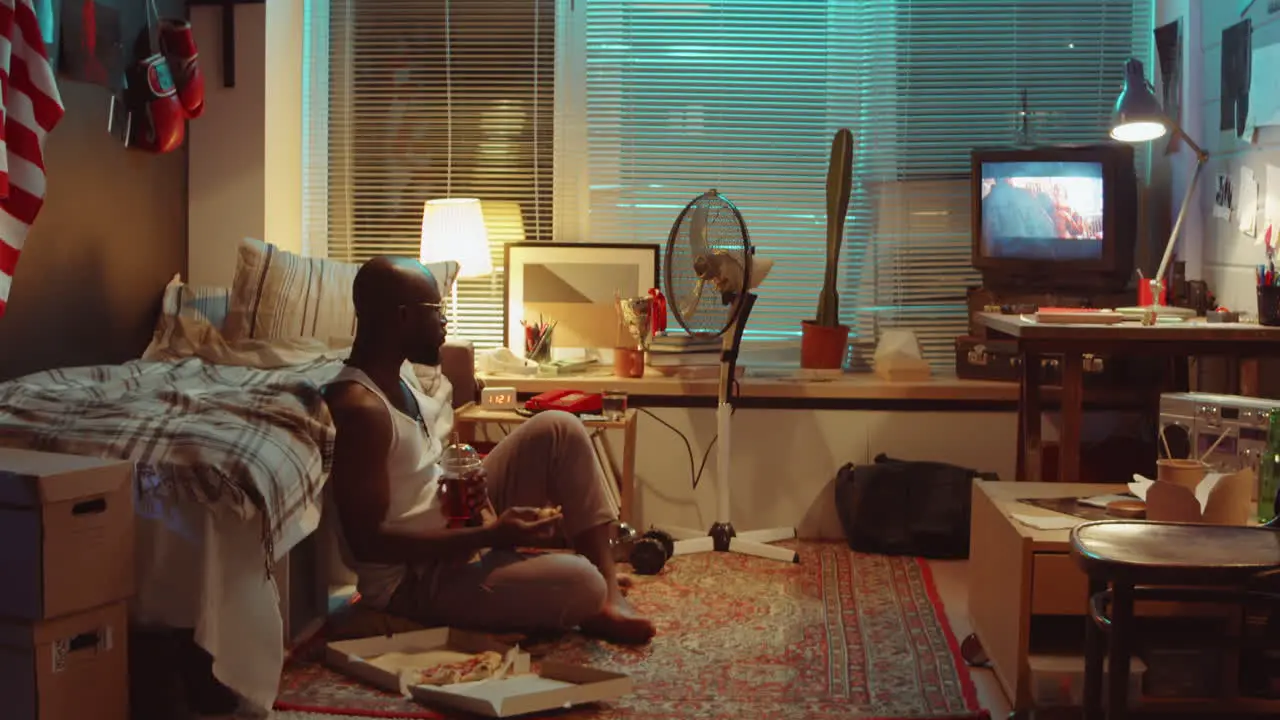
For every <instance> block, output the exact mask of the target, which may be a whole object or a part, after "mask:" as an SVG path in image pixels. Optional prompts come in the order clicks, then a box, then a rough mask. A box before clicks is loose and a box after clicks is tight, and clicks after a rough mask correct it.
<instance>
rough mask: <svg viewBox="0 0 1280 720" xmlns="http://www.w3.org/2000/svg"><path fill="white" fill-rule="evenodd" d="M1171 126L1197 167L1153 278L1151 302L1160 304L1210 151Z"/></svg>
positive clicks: (1169, 122)
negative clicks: (1168, 273) (1166, 274)
mask: <svg viewBox="0 0 1280 720" xmlns="http://www.w3.org/2000/svg"><path fill="white" fill-rule="evenodd" d="M1168 124H1169V126H1170V127H1171V128H1172V129H1173V132H1174V134H1175V135H1177V136H1178V137H1180V138H1182V141H1183V142H1185V143H1186V144H1187V147H1189V148H1191V150H1192V151H1193V152H1195V154H1196V169H1195V170H1194V171H1192V173H1191V182H1189V183H1187V193H1186V195H1185V196H1183V198H1182V207H1180V208H1178V218H1177V219H1176V220H1174V221H1173V231H1172V232H1170V233H1169V242H1168V243H1167V244H1166V245H1165V246H1164V257H1162V258H1160V267H1159V268H1158V269H1157V270H1156V274H1155V277H1153V278H1151V302H1152V303H1156V304H1158V303H1159V302H1160V293H1161V292H1163V290H1164V276H1165V273H1166V272H1168V271H1169V261H1170V260H1172V259H1173V246H1174V245H1177V244H1178V233H1179V232H1180V231H1181V230H1182V221H1183V220H1185V219H1186V217H1187V208H1189V207H1191V200H1192V198H1193V197H1194V196H1195V192H1196V185H1197V184H1198V183H1199V181H1200V172H1201V171H1202V170H1203V169H1204V164H1205V163H1206V162H1207V161H1208V160H1209V153H1207V152H1205V150H1204V148H1202V147H1200V146H1199V145H1197V144H1196V141H1195V140H1192V139H1191V136H1190V135H1188V134H1187V131H1185V130H1183V129H1182V126H1181V125H1179V124H1178V123H1176V122H1173V121H1172V120H1169V121H1168Z"/></svg>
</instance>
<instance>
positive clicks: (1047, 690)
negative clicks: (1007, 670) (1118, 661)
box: [1027, 655, 1147, 708]
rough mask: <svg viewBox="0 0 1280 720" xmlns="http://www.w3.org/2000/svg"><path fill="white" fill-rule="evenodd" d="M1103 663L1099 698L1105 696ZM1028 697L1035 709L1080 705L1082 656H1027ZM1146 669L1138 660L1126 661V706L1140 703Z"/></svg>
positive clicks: (1104, 663) (1131, 706)
mask: <svg viewBox="0 0 1280 720" xmlns="http://www.w3.org/2000/svg"><path fill="white" fill-rule="evenodd" d="M1109 664H1110V663H1109V662H1108V661H1106V660H1103V665H1102V667H1103V676H1102V684H1103V685H1102V687H1103V689H1102V696H1103V697H1106V693H1107V675H1106V668H1107V666H1108V665H1109ZM1027 666H1028V667H1029V668H1030V670H1031V698H1032V700H1033V701H1034V702H1035V705H1036V707H1037V708H1074V707H1080V706H1082V705H1084V657H1082V656H1079V655H1031V656H1030V657H1028V658H1027ZM1146 673H1147V666H1146V664H1144V663H1143V662H1142V660H1141V658H1137V657H1135V658H1131V659H1130V660H1129V707H1130V708H1134V707H1137V706H1138V705H1139V704H1141V702H1142V683H1143V676H1144V675H1146Z"/></svg>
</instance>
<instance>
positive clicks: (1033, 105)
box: [557, 0, 1152, 366]
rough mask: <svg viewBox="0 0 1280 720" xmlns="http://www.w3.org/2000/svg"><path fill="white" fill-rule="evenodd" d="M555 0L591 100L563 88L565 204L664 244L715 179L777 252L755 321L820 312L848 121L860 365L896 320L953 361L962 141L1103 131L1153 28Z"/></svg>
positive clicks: (960, 279)
mask: <svg viewBox="0 0 1280 720" xmlns="http://www.w3.org/2000/svg"><path fill="white" fill-rule="evenodd" d="M561 11H562V12H568V13H572V14H574V15H575V17H574V18H572V19H571V20H570V21H569V22H567V23H566V26H567V27H569V28H575V30H574V32H566V33H563V35H562V38H561V42H560V45H559V47H560V49H561V52H562V54H564V53H568V54H573V53H574V52H575V51H576V52H577V53H578V54H580V55H581V63H582V68H581V70H580V72H581V75H582V78H583V79H582V82H583V84H584V85H585V92H584V93H583V99H582V100H581V101H580V102H581V103H582V104H583V106H584V107H583V108H582V109H578V108H576V107H574V105H573V103H572V102H570V103H568V104H564V103H562V104H561V110H562V114H563V116H564V118H567V119H568V120H567V121H568V122H580V123H581V124H582V126H583V132H582V133H580V134H574V133H567V134H565V135H564V136H562V142H561V143H559V144H558V146H557V153H558V159H557V177H558V187H557V198H558V202H559V203H560V205H558V206H557V212H558V213H559V212H564V211H568V210H572V212H574V213H577V214H579V215H580V217H581V218H584V219H581V220H579V221H578V225H577V226H578V227H581V228H583V231H582V232H583V233H584V234H586V235H589V237H590V239H591V240H594V241H608V242H660V243H665V240H666V237H667V233H668V231H669V229H670V226H671V224H672V223H673V222H674V220H675V218H676V216H677V214H678V213H679V211H680V209H681V208H682V207H683V206H684V204H685V203H687V202H688V201H689V200H692V199H693V198H694V197H695V196H697V195H698V194H700V193H702V192H705V191H706V190H708V189H710V188H716V189H718V190H719V191H720V192H721V193H722V194H723V195H725V196H726V197H728V198H729V199H730V200H732V201H733V202H734V203H735V204H736V205H737V206H738V208H739V210H741V212H742V214H743V216H744V219H745V221H746V223H747V226H748V230H749V232H750V234H751V237H752V240H753V242H754V244H755V245H756V246H757V249H758V250H757V252H758V253H759V254H761V255H768V256H771V257H774V258H775V259H777V261H778V264H777V266H776V267H775V269H774V271H773V273H772V274H771V275H770V277H769V279H768V281H767V282H766V284H765V285H764V286H762V287H761V289H760V291H759V294H760V302H759V303H758V304H757V306H756V310H755V312H754V314H753V316H752V318H751V322H750V324H749V326H748V330H747V333H746V337H747V338H748V339H749V340H753V341H761V340H784V341H795V340H796V339H797V336H798V334H799V328H800V322H801V321H802V320H804V319H808V318H811V317H812V316H813V314H814V310H815V307H816V304H817V296H818V290H819V288H820V285H821V281H822V268H823V265H824V262H825V246H826V238H825V235H826V233H825V223H826V218H825V184H826V183H825V179H826V169H827V161H828V157H829V150H830V142H831V137H832V135H833V134H834V132H835V131H836V129H838V128H840V127H848V128H849V129H850V130H851V131H852V132H853V134H854V138H855V143H854V192H853V197H852V200H851V203H850V215H849V219H848V222H847V224H846V239H845V244H844V248H843V250H842V254H841V264H840V274H839V278H840V287H839V288H838V289H839V291H840V295H841V314H842V317H843V319H844V321H845V322H846V323H848V324H849V325H850V326H851V327H852V328H853V340H854V341H853V343H852V347H853V358H852V360H853V362H854V364H855V365H861V364H864V363H865V362H866V361H867V360H868V359H869V356H870V353H871V352H872V351H873V349H874V343H875V339H876V337H877V336H878V333H879V332H880V331H881V330H883V329H885V328H889V327H907V328H911V329H912V330H914V331H915V332H916V333H917V335H918V336H919V337H920V339H921V342H922V345H923V347H924V351H925V354H926V356H927V357H928V358H929V359H930V361H931V362H933V363H935V364H936V365H938V366H949V365H950V364H951V362H952V342H953V338H954V337H955V336H956V335H960V334H963V333H964V331H965V326H966V318H967V311H966V307H965V288H966V287H967V286H969V285H974V284H977V283H978V282H979V279H978V276H977V274H976V273H975V272H974V271H973V269H972V266H971V263H970V249H969V248H970V237H969V233H970V230H969V187H968V181H967V173H968V167H969V151H970V149H971V148H973V147H975V146H991V145H1011V144H1014V143H1019V142H1026V143H1036V144H1050V143H1073V142H1100V141H1103V140H1105V139H1106V130H1107V123H1108V120H1109V115H1110V109H1111V105H1112V103H1113V101H1114V99H1115V96H1116V94H1117V93H1118V92H1119V89H1120V87H1121V85H1122V80H1123V75H1122V68H1123V65H1124V61H1125V60H1126V59H1127V58H1128V57H1130V56H1132V55H1136V56H1138V57H1142V58H1147V57H1149V55H1150V32H1151V27H1152V7H1151V0H1078V1H1073V2H1069V3H1064V2H1060V1H1059V0H1020V1H1015V0H970V1H967V2H954V0H876V1H875V2H872V1H870V0H865V1H859V0H700V1H699V2H696V3H686V2H674V1H671V2H664V1H661V0H653V1H642V2H637V1H634V0H576V2H567V3H563V4H562V6H561ZM575 33H576V35H575ZM575 37H577V39H575ZM575 43H581V49H580V50H578V49H576V46H575ZM566 60H567V61H568V64H569V65H570V66H571V67H570V70H568V71H566V72H565V75H564V76H565V77H573V72H572V65H573V62H574V61H573V58H572V57H569V58H566ZM1024 100H1025V103H1024ZM1024 111H1025V113H1026V114H1024ZM575 112H577V113H580V116H575V115H574V113H575ZM1024 119H1025V124H1024ZM583 177H585V178H586V179H585V180H584V179H583ZM558 225H561V223H559V222H558ZM561 226H563V227H573V221H572V220H570V221H569V222H567V223H566V224H563V225H561Z"/></svg>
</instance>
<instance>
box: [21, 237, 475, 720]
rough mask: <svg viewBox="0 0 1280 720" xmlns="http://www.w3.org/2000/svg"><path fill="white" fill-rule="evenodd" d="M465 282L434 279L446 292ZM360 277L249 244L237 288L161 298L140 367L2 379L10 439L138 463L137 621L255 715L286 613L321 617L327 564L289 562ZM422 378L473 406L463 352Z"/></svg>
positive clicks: (271, 685)
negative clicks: (177, 633)
mask: <svg viewBox="0 0 1280 720" xmlns="http://www.w3.org/2000/svg"><path fill="white" fill-rule="evenodd" d="M454 270H456V266H454V265H452V264H447V265H442V266H440V267H433V273H435V274H436V276H437V278H438V279H440V278H443V281H442V283H441V284H442V285H444V286H446V287H447V286H448V284H449V283H450V282H451V281H452V272H453V271H454ZM354 272H355V266H351V265H347V264H343V263H334V262H330V261H324V260H315V259H307V258H301V257H298V256H293V255H290V254H288V253H283V252H280V251H278V250H276V249H275V248H272V247H271V246H269V245H266V244H264V243H261V242H258V241H252V240H246V241H244V242H243V243H242V244H241V246H240V248H239V253H238V262H237V267H236V277H235V280H234V281H233V283H232V286H231V287H229V288H193V287H190V286H187V285H185V284H184V283H182V282H181V281H180V280H179V279H177V278H175V279H174V281H173V282H171V283H170V284H169V286H168V287H167V288H165V291H164V300H163V305H162V312H161V316H160V319H159V321H158V322H157V327H156V332H155V335H154V337H153V339H152V342H151V344H150V346H149V347H148V348H147V349H146V351H145V352H144V353H143V354H142V356H141V358H140V359H139V360H137V361H132V362H128V363H124V364H122V365H112V366H96V367H86V368H71V369H57V370H50V371H45V372H40V373H35V374H33V375H28V376H26V377H23V378H18V379H16V380H12V381H10V382H7V383H3V384H0V445H3V446H7V447H23V448H28V449H34V450H44V451H49V452H63V453H71V454H80V455H95V456H104V457H119V458H126V459H131V460H133V461H134V462H135V466H136V472H135V478H136V481H135V499H136V503H137V565H138V567H137V575H138V586H137V594H136V597H135V599H134V602H133V603H132V605H131V621H132V623H133V624H134V625H135V626H141V627H153V626H159V627H168V628H189V629H191V630H192V631H193V636H194V640H195V642H196V643H197V644H198V645H199V646H200V647H202V648H204V649H205V650H206V651H207V652H208V653H209V654H210V655H211V656H212V658H213V674H214V676H215V677H216V678H217V679H218V680H219V681H221V683H222V684H224V685H225V686H227V687H228V688H230V689H231V690H233V691H234V692H235V693H236V694H238V695H239V696H241V697H242V698H244V699H245V700H247V701H248V702H249V703H250V704H251V705H253V706H255V707H258V708H269V707H270V706H271V705H272V703H273V702H274V699H275V695H276V691H277V684H278V678H279V673H280V670H281V667H282V665H283V662H284V652H285V640H286V639H287V637H288V634H287V633H286V621H287V620H289V619H292V620H294V621H295V622H296V621H297V620H298V619H299V616H300V615H301V616H305V614H306V612H307V610H303V611H302V612H301V613H291V612H290V610H289V607H288V606H289V605H292V604H298V605H301V606H303V607H304V608H307V609H311V610H314V609H315V608H316V605H317V603H319V606H320V608H319V609H320V610H321V611H323V602H324V598H323V596H322V597H320V598H318V599H317V598H316V591H317V590H318V589H322V588H323V587H324V585H325V583H324V579H323V571H322V570H320V569H319V567H321V566H322V565H323V562H324V559H323V558H322V557H320V554H319V553H316V552H314V551H312V552H310V553H308V556H307V557H306V558H305V560H304V561H303V562H302V564H303V565H305V566H306V568H305V569H303V571H302V572H298V569H297V565H298V564H299V563H297V562H292V563H291V562H290V558H291V555H293V554H294V551H295V550H296V549H299V547H300V544H302V543H303V541H304V539H306V538H308V537H309V536H311V535H312V534H313V533H314V532H315V531H316V529H317V528H318V527H319V526H320V523H321V515H322V513H321V510H322V505H323V497H324V487H325V482H326V481H327V479H328V472H329V466H330V460H331V456H332V450H333V441H334V435H335V432H334V427H333V422H332V418H331V417H330V414H329V411H328V408H327V407H326V406H325V404H324V401H323V397H322V395H321V388H322V386H323V384H324V383H325V382H326V381H327V380H328V379H330V378H332V377H333V376H334V374H336V373H337V371H338V369H339V368H340V366H341V363H342V360H343V358H345V356H346V353H347V350H348V348H349V344H350V340H351V336H352V335H353V334H354V328H355V322H354V311H353V309H352V308H351V302H350V287H351V280H352V278H353V277H354ZM414 374H415V376H416V377H417V378H418V380H419V382H420V384H421V385H422V387H423V390H424V391H425V392H427V393H428V394H430V395H433V396H435V397H438V398H440V399H442V400H444V401H445V402H444V405H445V406H446V407H450V406H452V405H453V404H454V403H455V402H459V401H462V400H464V399H470V397H469V395H473V394H474V390H472V389H471V388H473V387H474V386H472V385H469V383H470V378H471V375H472V372H471V366H470V352H469V348H467V347H466V346H465V345H455V346H454V347H452V348H447V349H446V364H445V365H444V366H442V367H441V368H427V367H422V366H415V367H414ZM451 375H452V376H453V377H454V378H460V381H459V385H462V386H464V387H466V388H467V389H465V390H464V391H463V393H462V395H461V396H459V397H455V395H454V392H453V383H452V382H450V376H451ZM290 565H293V566H294V568H292V569H291V568H290ZM273 569H274V570H275V572H273ZM295 577H310V578H312V579H313V580H312V582H311V583H309V585H310V587H307V588H305V589H300V588H297V587H296V585H295V584H294V583H290V582H289V580H290V579H291V578H295ZM290 585H295V587H293V588H292V590H293V592H292V593H290V592H289V590H290V589H291V588H290ZM282 590H283V591H284V593H283V594H285V595H286V596H288V595H290V594H293V595H295V596H298V597H296V598H295V599H294V602H288V601H286V602H283V603H282V602H281V600H282V598H281V595H282ZM321 595H323V593H321ZM282 606H284V609H283V611H282ZM291 615H293V617H292V618H290V616H291Z"/></svg>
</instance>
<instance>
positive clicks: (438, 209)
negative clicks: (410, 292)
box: [420, 198, 493, 278]
mask: <svg viewBox="0 0 1280 720" xmlns="http://www.w3.org/2000/svg"><path fill="white" fill-rule="evenodd" d="M420 259H421V260H422V262H423V264H424V265H425V264H427V263H434V262H445V261H447V260H452V261H454V262H456V263H458V277H460V278H475V277H483V276H485V275H488V274H489V273H491V272H493V261H492V260H490V258H489V231H488V229H487V228H486V227H485V224H484V211H483V209H482V208H481V207H480V201H479V200H478V199H476V198H442V199H439V200H428V201H427V202H426V205H424V206H423V208H422V250H421V254H420Z"/></svg>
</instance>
